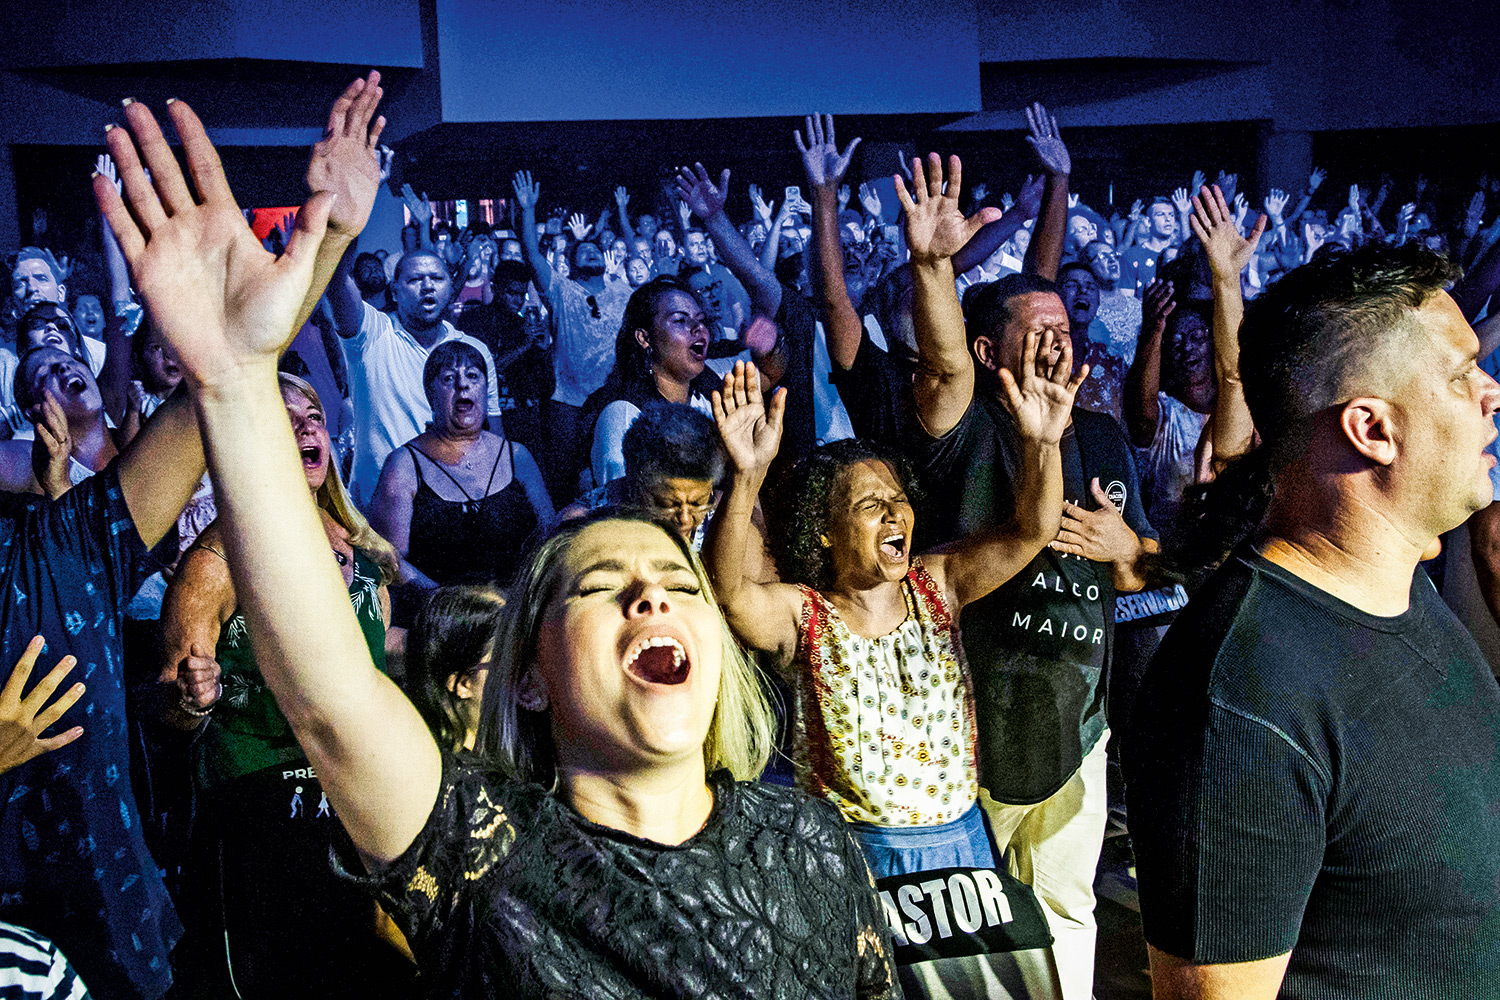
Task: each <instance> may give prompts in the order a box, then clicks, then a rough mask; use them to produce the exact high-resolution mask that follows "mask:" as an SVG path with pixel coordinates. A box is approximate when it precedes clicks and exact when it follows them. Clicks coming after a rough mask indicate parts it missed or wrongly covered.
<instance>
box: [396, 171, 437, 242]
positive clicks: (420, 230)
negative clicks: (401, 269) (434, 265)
mask: <svg viewBox="0 0 1500 1000" xmlns="http://www.w3.org/2000/svg"><path fill="white" fill-rule="evenodd" d="M401 200H402V201H403V202H405V203H406V210H407V211H408V212H409V213H411V221H412V225H414V226H416V227H417V246H418V247H419V248H421V249H423V250H431V249H433V248H434V245H435V244H434V242H433V239H432V202H430V201H428V200H427V193H426V192H425V191H424V192H422V195H421V197H418V196H417V192H415V191H413V190H412V187H411V185H410V184H403V185H401Z"/></svg>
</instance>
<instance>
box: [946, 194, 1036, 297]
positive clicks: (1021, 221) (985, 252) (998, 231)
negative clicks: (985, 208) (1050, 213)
mask: <svg viewBox="0 0 1500 1000" xmlns="http://www.w3.org/2000/svg"><path fill="white" fill-rule="evenodd" d="M1043 185H1044V179H1043V178H1042V177H1040V176H1038V177H1028V178H1026V183H1025V184H1023V185H1022V186H1021V194H1020V196H1019V197H1018V198H1016V201H1015V204H1014V205H1013V206H1012V207H1010V208H1008V209H1006V210H1005V214H1004V215H1002V216H1001V217H1000V218H999V219H998V220H996V221H995V222H991V223H988V224H987V225H985V227H984V228H983V229H981V230H979V232H977V233H975V234H974V238H973V239H971V240H970V241H969V242H968V243H965V244H964V247H963V249H962V250H960V251H959V252H958V253H956V254H954V255H953V273H954V274H967V273H968V272H969V271H971V270H973V269H974V268H975V267H978V266H979V265H980V264H983V263H984V262H985V261H986V260H988V259H989V256H990V254H992V253H994V252H995V251H996V250H999V249H1000V247H1001V246H1002V245H1003V244H1004V243H1005V241H1006V240H1008V239H1010V238H1011V237H1012V236H1014V235H1015V234H1016V230H1018V229H1020V228H1021V227H1022V226H1024V225H1025V224H1026V222H1027V220H1028V219H1035V218H1036V215H1037V212H1039V211H1040V210H1041V207H1042V188H1043Z"/></svg>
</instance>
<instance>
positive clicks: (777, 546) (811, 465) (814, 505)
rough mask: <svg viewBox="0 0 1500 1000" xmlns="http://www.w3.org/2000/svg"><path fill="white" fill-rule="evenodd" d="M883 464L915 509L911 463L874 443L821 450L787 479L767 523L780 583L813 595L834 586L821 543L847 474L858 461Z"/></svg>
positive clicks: (916, 493)
mask: <svg viewBox="0 0 1500 1000" xmlns="http://www.w3.org/2000/svg"><path fill="white" fill-rule="evenodd" d="M865 461H876V462H884V463H885V464H886V466H887V467H888V468H890V470H891V471H892V472H893V473H895V475H896V481H897V482H899V483H900V484H901V487H902V489H904V490H905V491H906V497H907V499H908V500H910V501H911V504H912V506H913V507H917V506H919V505H920V504H921V501H922V494H921V490H920V488H919V487H918V485H917V479H916V474H915V472H914V471H913V470H912V466H911V462H910V461H908V460H907V458H906V456H904V455H902V454H901V453H900V452H898V451H895V450H893V449H891V448H888V447H886V446H885V445H883V444H880V443H878V442H875V441H865V440H861V439H859V438H850V439H849V440H845V441H834V442H832V443H830V444H825V445H821V446H819V447H818V448H816V449H814V450H813V451H811V452H809V453H808V455H807V456H806V457H805V458H803V459H802V460H801V461H799V462H798V463H797V464H796V465H794V466H792V468H791V469H790V470H789V471H788V472H787V473H786V475H785V476H784V477H783V479H782V481H781V483H780V487H779V488H778V489H777V490H776V493H775V497H774V500H773V503H772V514H773V516H772V517H770V518H768V519H767V525H766V528H767V530H768V531H769V533H770V542H771V554H772V556H773V557H774V558H775V559H776V568H777V569H778V570H780V572H781V578H782V579H783V580H786V581H788V582H791V583H800V584H804V585H805V586H808V587H811V588H813V589H814V590H827V589H828V588H829V587H831V586H833V560H832V559H831V558H830V554H829V551H828V548H827V547H826V546H825V545H824V544H823V543H822V541H820V537H821V536H823V535H826V534H827V533H828V531H829V529H830V528H831V527H832V526H833V505H834V503H835V501H836V500H837V499H838V498H839V493H840V491H841V490H842V489H843V488H844V483H845V476H844V472H845V470H846V469H848V468H849V467H850V466H851V465H855V464H857V463H859V462H865Z"/></svg>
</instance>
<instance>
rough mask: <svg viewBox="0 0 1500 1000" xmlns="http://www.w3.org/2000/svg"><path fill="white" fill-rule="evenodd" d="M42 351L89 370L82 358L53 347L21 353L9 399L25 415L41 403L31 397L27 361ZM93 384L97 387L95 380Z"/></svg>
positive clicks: (39, 400) (91, 372) (38, 399)
mask: <svg viewBox="0 0 1500 1000" xmlns="http://www.w3.org/2000/svg"><path fill="white" fill-rule="evenodd" d="M43 351H57V353H58V354H62V355H66V356H67V357H70V358H72V359H73V360H74V361H76V362H78V363H79V364H80V365H82V366H83V367H84V368H89V364H88V362H87V361H85V360H84V359H83V358H80V357H77V356H76V355H72V354H68V352H67V351H60V350H58V349H57V348H55V347H35V348H32V349H31V350H29V351H26V352H25V353H23V354H22V355H21V360H20V363H19V364H17V365H16V374H15V376H14V377H13V378H12V379H11V397H12V398H13V399H15V401H16V409H18V410H20V411H21V412H22V413H26V411H27V410H30V409H31V408H32V407H33V406H35V405H36V404H37V403H40V402H41V399H40V398H38V397H36V396H33V395H32V386H31V377H30V376H29V375H28V374H27V361H28V359H35V358H36V356H37V355H39V354H41V353H42V352H43ZM89 377H90V378H92V377H93V369H91V368H90V369H89ZM95 384H96V385H97V380H96V381H95ZM28 419H29V417H28Z"/></svg>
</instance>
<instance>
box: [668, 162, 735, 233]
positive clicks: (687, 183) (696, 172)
mask: <svg viewBox="0 0 1500 1000" xmlns="http://www.w3.org/2000/svg"><path fill="white" fill-rule="evenodd" d="M677 195H678V197H680V198H681V199H682V201H683V203H684V204H686V205H687V207H688V208H690V209H692V210H693V214H694V215H696V216H698V218H700V219H702V220H704V221H705V222H707V221H708V220H709V219H712V218H713V217H714V216H716V215H718V214H719V213H720V212H722V211H723V210H724V201H725V199H726V198H728V197H729V169H728V168H727V167H726V168H725V169H724V172H723V173H721V174H720V175H719V183H718V184H715V183H714V182H713V179H712V178H710V177H709V176H708V171H707V170H705V169H703V164H701V163H695V164H693V167H692V169H689V168H687V167H683V168H682V169H681V170H680V171H678V173H677Z"/></svg>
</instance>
